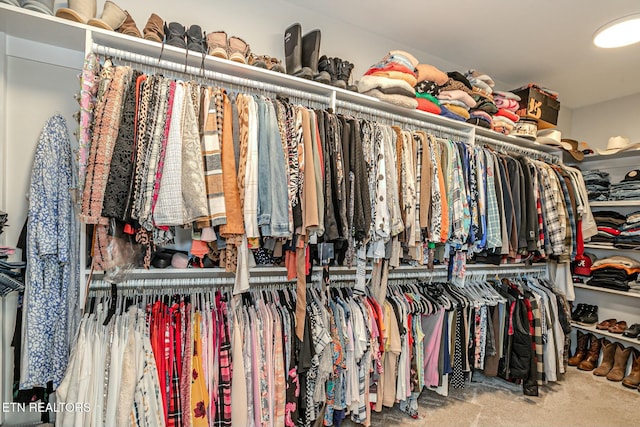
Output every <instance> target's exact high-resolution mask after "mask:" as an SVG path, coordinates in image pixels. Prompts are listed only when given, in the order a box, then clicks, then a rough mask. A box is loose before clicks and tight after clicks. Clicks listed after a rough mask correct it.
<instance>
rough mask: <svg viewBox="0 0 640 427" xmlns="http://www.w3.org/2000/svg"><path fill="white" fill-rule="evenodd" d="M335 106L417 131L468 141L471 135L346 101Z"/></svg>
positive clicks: (337, 102)
mask: <svg viewBox="0 0 640 427" xmlns="http://www.w3.org/2000/svg"><path fill="white" fill-rule="evenodd" d="M335 105H336V109H337V108H344V109H345V110H348V111H353V112H358V113H364V114H368V115H370V116H374V117H378V118H382V119H387V120H390V121H391V122H400V123H404V124H408V125H411V126H416V127H417V128H418V129H429V130H434V131H436V132H441V133H443V134H446V135H451V136H459V137H462V138H465V139H468V138H469V137H470V135H471V131H470V130H469V131H462V130H455V129H451V128H448V127H444V126H438V125H435V124H432V123H429V122H425V121H422V120H418V119H413V118H411V117H404V116H401V115H398V114H393V113H389V112H386V111H381V110H378V109H376V108H372V107H367V106H364V105H358V104H354V103H351V102H347V101H342V100H339V99H337V100H336V101H335Z"/></svg>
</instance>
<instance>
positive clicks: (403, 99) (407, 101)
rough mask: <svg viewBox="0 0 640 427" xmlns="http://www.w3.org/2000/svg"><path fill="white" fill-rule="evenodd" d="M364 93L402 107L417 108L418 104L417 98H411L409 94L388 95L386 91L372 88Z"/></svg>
mask: <svg viewBox="0 0 640 427" xmlns="http://www.w3.org/2000/svg"><path fill="white" fill-rule="evenodd" d="M363 95H369V96H373V97H376V98H378V99H379V100H381V101H385V102H388V103H390V104H394V105H398V106H400V107H405V108H409V109H411V110H415V109H416V107H417V106H418V101H417V100H416V98H409V97H408V96H402V95H387V94H386V93H383V92H381V91H380V90H378V89H371V90H369V91H367V92H364V93H363Z"/></svg>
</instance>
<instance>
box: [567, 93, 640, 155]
mask: <svg viewBox="0 0 640 427" xmlns="http://www.w3.org/2000/svg"><path fill="white" fill-rule="evenodd" d="M572 135H573V138H574V139H577V140H580V141H586V142H587V143H588V144H589V145H590V146H592V147H598V148H606V147H607V141H608V140H609V138H610V137H612V136H617V135H620V136H626V137H627V138H629V139H630V140H631V142H640V93H637V94H634V95H629V96H626V97H624V98H618V99H614V100H611V101H606V102H601V103H599V104H594V105H590V106H587V107H582V108H577V109H575V110H574V111H573V121H572Z"/></svg>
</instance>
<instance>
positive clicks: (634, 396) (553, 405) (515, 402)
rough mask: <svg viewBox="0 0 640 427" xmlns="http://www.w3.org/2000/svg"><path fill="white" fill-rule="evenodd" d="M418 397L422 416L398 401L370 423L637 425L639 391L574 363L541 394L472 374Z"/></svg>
mask: <svg viewBox="0 0 640 427" xmlns="http://www.w3.org/2000/svg"><path fill="white" fill-rule="evenodd" d="M418 402H419V410H420V414H421V415H422V416H423V419H422V420H413V419H411V418H410V417H409V416H407V415H406V414H404V413H402V412H401V411H400V410H399V409H398V408H397V406H398V405H396V406H394V407H393V408H385V410H383V411H382V413H380V414H373V416H372V423H371V426H372V427H383V426H384V427H387V426H393V427H403V426H407V427H417V426H559V427H567V426H580V427H584V426H598V427H606V426H640V405H639V404H640V392H638V391H637V390H630V389H627V388H626V387H623V386H622V385H621V384H620V383H614V382H611V381H607V379H606V378H600V377H596V376H594V375H593V374H592V373H591V372H583V371H579V370H577V369H576V368H572V367H570V368H569V371H568V373H567V374H566V375H565V379H564V380H563V381H561V382H557V383H553V384H551V385H548V386H543V387H540V396H539V397H528V396H524V395H523V394H522V388H521V387H519V386H515V385H513V384H510V383H508V382H506V381H503V380H501V379H497V378H487V377H484V376H481V375H476V376H475V377H474V382H472V383H471V384H467V386H466V387H465V388H464V389H463V390H452V391H451V392H450V395H449V397H442V396H439V395H437V394H436V393H434V392H431V391H424V392H423V393H422V395H421V396H420V399H419V401H418ZM342 425H343V426H355V425H356V424H354V423H351V422H347V421H345V422H344V423H343V424H342Z"/></svg>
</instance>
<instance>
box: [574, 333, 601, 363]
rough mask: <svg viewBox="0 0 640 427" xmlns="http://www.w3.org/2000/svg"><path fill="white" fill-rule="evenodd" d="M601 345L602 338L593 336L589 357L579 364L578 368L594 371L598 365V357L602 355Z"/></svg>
mask: <svg viewBox="0 0 640 427" xmlns="http://www.w3.org/2000/svg"><path fill="white" fill-rule="evenodd" d="M600 347H602V338H596V337H594V336H592V337H591V343H590V345H589V351H587V357H585V358H584V359H583V360H582V362H580V364H579V365H578V369H580V370H581V371H593V370H594V369H595V367H596V366H597V365H598V358H599V357H600Z"/></svg>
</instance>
